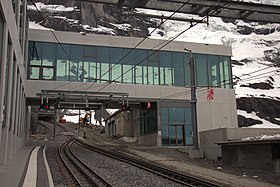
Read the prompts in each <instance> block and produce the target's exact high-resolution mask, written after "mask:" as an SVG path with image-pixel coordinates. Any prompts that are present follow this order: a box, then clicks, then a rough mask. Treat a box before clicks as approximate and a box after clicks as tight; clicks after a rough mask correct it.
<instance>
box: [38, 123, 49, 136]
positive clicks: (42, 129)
mask: <svg viewBox="0 0 280 187" xmlns="http://www.w3.org/2000/svg"><path fill="white" fill-rule="evenodd" d="M38 125H39V126H38V128H39V134H40V135H48V134H50V128H49V127H48V126H47V125H45V124H43V123H42V122H39V123H38Z"/></svg>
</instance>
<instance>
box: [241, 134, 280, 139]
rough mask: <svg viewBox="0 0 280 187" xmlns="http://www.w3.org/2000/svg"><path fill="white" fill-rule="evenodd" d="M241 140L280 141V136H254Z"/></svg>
mask: <svg viewBox="0 0 280 187" xmlns="http://www.w3.org/2000/svg"><path fill="white" fill-rule="evenodd" d="M241 140H242V141H256V140H280V134H275V135H262V136H254V137H248V138H242V139H241Z"/></svg>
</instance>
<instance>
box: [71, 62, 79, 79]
mask: <svg viewBox="0 0 280 187" xmlns="http://www.w3.org/2000/svg"><path fill="white" fill-rule="evenodd" d="M78 65H79V62H69V71H70V76H69V78H70V81H75V80H78Z"/></svg>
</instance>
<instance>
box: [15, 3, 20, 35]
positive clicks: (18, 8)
mask: <svg viewBox="0 0 280 187" xmlns="http://www.w3.org/2000/svg"><path fill="white" fill-rule="evenodd" d="M20 5H21V0H16V3H15V19H16V24H17V28H18V30H19V21H20Z"/></svg>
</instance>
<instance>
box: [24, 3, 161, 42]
mask: <svg viewBox="0 0 280 187" xmlns="http://www.w3.org/2000/svg"><path fill="white" fill-rule="evenodd" d="M34 2H35V4H36V6H37V8H38V9H39V10H40V12H38V11H37V10H36V9H35V7H34V6H33V5H32V4H31V3H29V8H28V17H29V19H30V21H32V22H35V23H37V24H39V25H41V26H44V27H47V28H52V29H54V30H57V31H71V32H85V33H97V34H110V35H119V36H134V37H147V36H148V34H149V31H148V27H151V26H155V24H156V23H155V22H154V21H151V20H150V19H148V18H142V17H135V16H131V15H128V14H123V12H127V13H131V10H128V9H126V8H120V7H117V6H113V5H104V4H97V3H91V2H82V1H75V0H34ZM68 7H70V8H68Z"/></svg>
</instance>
